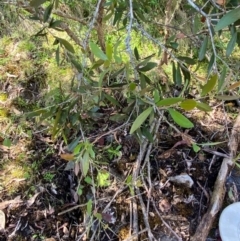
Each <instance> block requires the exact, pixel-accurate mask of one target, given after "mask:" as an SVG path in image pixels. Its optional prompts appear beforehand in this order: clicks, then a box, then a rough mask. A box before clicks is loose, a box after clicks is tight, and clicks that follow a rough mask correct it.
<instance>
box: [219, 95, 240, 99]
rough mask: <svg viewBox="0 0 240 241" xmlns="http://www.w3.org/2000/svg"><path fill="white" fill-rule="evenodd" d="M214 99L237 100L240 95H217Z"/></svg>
mask: <svg viewBox="0 0 240 241" xmlns="http://www.w3.org/2000/svg"><path fill="white" fill-rule="evenodd" d="M216 98H217V99H219V100H238V99H240V95H217V96H216Z"/></svg>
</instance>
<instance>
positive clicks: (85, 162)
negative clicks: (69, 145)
mask: <svg viewBox="0 0 240 241" xmlns="http://www.w3.org/2000/svg"><path fill="white" fill-rule="evenodd" d="M89 166H90V158H89V153H88V152H87V151H85V152H84V154H83V157H82V158H80V167H81V170H82V174H83V176H84V177H85V176H86V175H87V173H88V170H89Z"/></svg>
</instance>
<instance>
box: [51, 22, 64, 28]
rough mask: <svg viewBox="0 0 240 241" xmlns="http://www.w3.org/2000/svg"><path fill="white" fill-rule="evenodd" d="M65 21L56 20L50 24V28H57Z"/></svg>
mask: <svg viewBox="0 0 240 241" xmlns="http://www.w3.org/2000/svg"><path fill="white" fill-rule="evenodd" d="M62 23H63V21H61V20H56V21H53V22H51V23H50V24H49V28H57V27H59V26H60V25H61V24H62Z"/></svg>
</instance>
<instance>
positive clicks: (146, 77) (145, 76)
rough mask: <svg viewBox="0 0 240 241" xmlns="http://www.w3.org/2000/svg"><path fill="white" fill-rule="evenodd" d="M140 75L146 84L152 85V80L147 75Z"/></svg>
mask: <svg viewBox="0 0 240 241" xmlns="http://www.w3.org/2000/svg"><path fill="white" fill-rule="evenodd" d="M139 74H140V76H142V78H143V79H144V82H146V83H147V84H149V85H151V80H150V79H149V78H148V76H147V75H145V74H144V73H141V72H139Z"/></svg>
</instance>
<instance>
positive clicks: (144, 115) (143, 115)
mask: <svg viewBox="0 0 240 241" xmlns="http://www.w3.org/2000/svg"><path fill="white" fill-rule="evenodd" d="M152 111H153V107H149V108H147V109H146V110H145V111H143V112H142V113H141V114H140V115H139V116H138V117H137V118H136V120H135V121H134V122H133V125H132V127H131V130H130V134H132V133H133V132H134V131H136V130H137V129H138V128H139V127H140V126H141V125H142V124H143V122H144V121H145V120H146V119H147V118H148V116H149V115H150V114H151V112H152Z"/></svg>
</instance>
